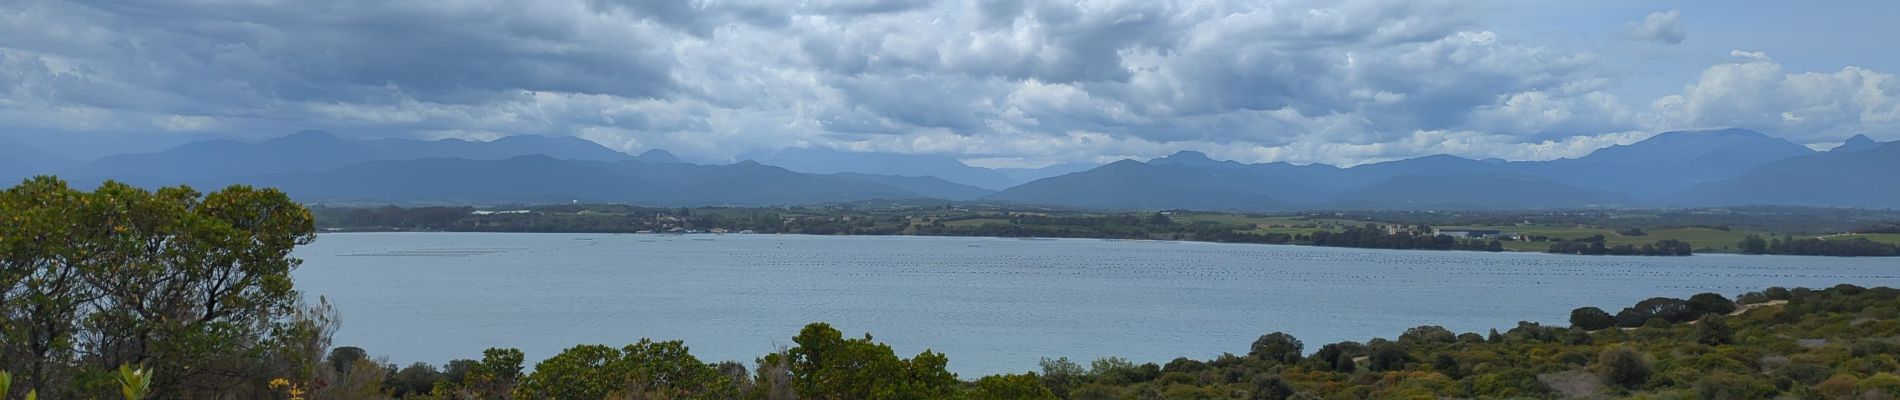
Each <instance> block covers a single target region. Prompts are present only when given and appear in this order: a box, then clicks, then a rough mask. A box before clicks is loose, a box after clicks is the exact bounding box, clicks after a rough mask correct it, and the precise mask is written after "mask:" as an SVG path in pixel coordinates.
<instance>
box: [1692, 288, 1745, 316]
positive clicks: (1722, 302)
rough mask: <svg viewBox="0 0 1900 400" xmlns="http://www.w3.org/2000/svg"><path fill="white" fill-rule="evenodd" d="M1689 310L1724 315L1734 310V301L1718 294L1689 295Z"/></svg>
mask: <svg viewBox="0 0 1900 400" xmlns="http://www.w3.org/2000/svg"><path fill="white" fill-rule="evenodd" d="M1689 310H1691V311H1693V312H1695V313H1697V314H1723V315H1726V314H1728V313H1732V312H1735V301H1733V300H1729V299H1728V297H1727V296H1723V295H1720V294H1715V293H1701V294H1697V295H1694V296H1689Z"/></svg>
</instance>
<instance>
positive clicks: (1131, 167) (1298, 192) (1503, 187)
mask: <svg viewBox="0 0 1900 400" xmlns="http://www.w3.org/2000/svg"><path fill="white" fill-rule="evenodd" d="M1896 170H1900V144H1896V143H1880V142H1877V141H1874V140H1872V139H1870V138H1868V137H1866V136H1865V135H1860V136H1855V137H1853V138H1850V139H1848V140H1847V141H1846V142H1845V143H1844V144H1842V145H1841V146H1839V147H1837V148H1835V149H1832V150H1829V151H1825V152H1821V151H1815V150H1812V149H1809V148H1807V147H1806V146H1801V145H1799V144H1795V143H1791V142H1788V141H1785V140H1781V139H1777V138H1774V137H1770V136H1767V135H1764V134H1761V133H1757V132H1753V131H1747V130H1738V129H1729V130H1715V131H1684V132H1667V133H1662V134H1659V135H1656V136H1654V137H1651V138H1649V139H1646V140H1643V141H1640V142H1636V143H1632V144H1628V145H1620V146H1611V147H1607V148H1603V149H1599V150H1597V151H1595V152H1592V153H1590V154H1589V155H1587V156H1583V157H1578V158H1574V159H1561V160H1551V161H1502V160H1472V159H1466V158H1460V157H1455V156H1449V155H1435V156H1427V157H1419V158H1413V159H1406V160H1398V161H1390V162H1382V163H1373V164H1365V165H1359V166H1353V167H1347V168H1341V167H1335V166H1330V165H1324V164H1311V165H1295V164H1289V163H1283V162H1276V163H1262V164H1248V163H1241V162H1235V161H1225V160H1215V159H1212V158H1210V157H1208V156H1207V155H1206V154H1202V153H1199V152H1192V151H1182V152H1178V153H1175V154H1172V155H1169V156H1166V157H1160V158H1155V159H1151V160H1147V161H1136V160H1123V161H1118V162H1114V163H1109V164H1106V165H1100V166H1090V165H1075V164H1060V165H1055V166H1050V167H1046V168H1039V169H991V168H982V167H975V166H971V165H968V164H965V163H963V162H962V161H959V160H957V159H955V158H951V157H947V156H933V155H899V154H878V153H858V152H847V151H838V150H824V149H787V150H783V151H780V152H777V153H774V154H769V155H763V156H758V157H751V158H750V159H748V160H746V161H741V162H738V163H733V164H727V165H701V164H693V163H688V162H685V161H683V160H681V159H679V158H678V157H675V156H674V155H673V154H671V153H668V152H666V151H664V150H649V151H646V152H644V153H641V154H639V155H630V154H627V153H623V152H619V151H615V150H612V149H609V148H606V147H604V146H601V145H599V144H596V143H594V142H591V141H587V140H583V139H578V138H572V137H540V136H511V137H505V138H501V139H497V140H494V141H485V142H484V141H467V140H457V139H447V140H413V139H375V140H354V139H344V138H339V137H337V136H335V135H331V134H328V133H325V132H320V131H304V132H298V133H296V134H292V135H289V136H284V137H279V138H274V139H269V140H265V141H261V142H255V143H247V142H238V141H231V140H211V141H201V142H193V143H188V144H185V145H181V146H178V147H175V148H172V149H168V150H165V151H160V152H154V153H143V154H125V155H115V156H109V157H105V158H101V159H98V160H93V161H90V162H81V161H74V160H69V159H64V158H61V157H57V156H51V155H48V154H47V153H44V152H40V151H36V150H34V149H31V148H28V147H25V146H20V145H17V144H14V143H6V142H0V178H4V179H19V178H22V177H25V176H28V175H32V174H43V173H57V174H60V175H62V176H64V177H67V178H68V179H70V180H73V181H74V183H75V184H76V185H79V186H82V187H84V186H86V185H91V184H96V183H97V182H99V181H102V180H104V179H107V178H110V179H116V180H121V181H126V182H131V183H134V184H139V185H144V186H161V185H173V184H192V185H194V186H198V187H215V186H221V185H226V184H232V183H246V184H253V185H260V186H273V187H279V188H283V189H284V190H285V191H287V192H289V193H291V194H292V195H293V197H296V198H297V199H299V200H300V201H305V202H314V203H355V204H477V205H486V204H505V203H549V202H569V201H584V202H611V203H633V204H648V205H669V206H687V205H793V204H817V203H838V202H853V201H864V200H876V199H882V200H906V199H943V200H954V201H979V202H993V203H1018V204H1031V205H1044V206H1058V207H1073V208H1091V209H1117V210H1125V209H1201V210H1243V211H1256V210H1257V211H1270V210H1293V209H1461V208H1486V209H1561V208H1585V207H1676V206H1724V205H1752V204H1778V205H1802V206H1829V207H1861V208H1896V207H1900V178H1897V177H1896V176H1895V175H1894V174H1892V173H1891V172H1890V171H1896Z"/></svg>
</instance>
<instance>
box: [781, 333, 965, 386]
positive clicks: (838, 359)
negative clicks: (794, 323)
mask: <svg viewBox="0 0 1900 400" xmlns="http://www.w3.org/2000/svg"><path fill="white" fill-rule="evenodd" d="M792 342H793V343H797V346H796V347H793V348H792V349H791V350H790V351H789V353H788V355H789V358H790V364H791V370H792V376H793V388H794V389H795V390H796V391H797V393H798V397H799V398H803V399H814V400H828V399H840V400H842V399H867V400H868V399H938V398H944V397H949V396H950V395H951V394H952V393H954V390H955V388H956V385H957V379H956V375H955V374H951V373H950V372H949V371H948V370H947V369H945V366H946V364H948V363H949V359H948V358H945V357H944V356H943V355H942V354H939V353H935V352H931V351H929V350H925V351H924V352H923V353H919V354H918V355H917V356H916V357H912V358H911V359H909V360H904V359H900V358H898V357H897V354H896V353H895V352H893V351H891V347H890V346H888V345H885V344H882V343H877V342H874V341H872V340H871V335H869V334H866V335H864V338H863V339H844V337H843V334H841V333H840V332H838V330H837V329H833V328H832V327H831V325H829V324H825V323H814V324H811V325H806V326H805V329H804V330H802V331H800V332H799V334H798V336H796V337H793V338H792Z"/></svg>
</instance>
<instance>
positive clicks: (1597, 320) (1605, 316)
mask: <svg viewBox="0 0 1900 400" xmlns="http://www.w3.org/2000/svg"><path fill="white" fill-rule="evenodd" d="M1613 326H1616V317H1614V316H1611V315H1610V313H1607V312H1604V311H1603V309H1601V308H1596V307H1583V308H1578V309H1575V310H1571V311H1570V327H1572V328H1577V329H1582V330H1586V331H1595V330H1603V329H1609V328H1610V327H1613Z"/></svg>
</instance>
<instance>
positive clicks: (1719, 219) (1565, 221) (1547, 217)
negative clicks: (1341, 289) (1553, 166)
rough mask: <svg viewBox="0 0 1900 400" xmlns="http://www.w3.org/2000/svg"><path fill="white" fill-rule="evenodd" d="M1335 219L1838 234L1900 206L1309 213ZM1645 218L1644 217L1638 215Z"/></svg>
mask: <svg viewBox="0 0 1900 400" xmlns="http://www.w3.org/2000/svg"><path fill="white" fill-rule="evenodd" d="M1309 215H1314V216H1321V215H1323V216H1327V217H1329V218H1334V217H1336V218H1341V219H1357V220H1375V221H1388V222H1393V223H1404V224H1420V225H1437V226H1511V225H1516V224H1520V223H1524V222H1527V221H1528V222H1530V223H1534V224H1538V225H1550V226H1591V227H1601V228H1605V229H1611V230H1625V229H1630V228H1639V229H1643V230H1648V231H1655V230H1660V229H1669V228H1690V227H1702V228H1710V229H1717V230H1736V231H1764V232H1793V233H1813V234H1822V233H1835V232H1847V231H1851V230H1854V229H1856V228H1861V227H1868V226H1869V225H1874V226H1878V225H1879V224H1880V223H1884V222H1889V221H1896V220H1900V211H1897V210H1862V209H1851V208H1816V207H1785V206H1741V207H1722V208H1707V209H1696V208H1691V209H1668V210H1641V209H1614V210H1609V209H1598V210H1554V211H1518V210H1463V211H1348V212H1340V213H1309ZM1632 217H1640V218H1632Z"/></svg>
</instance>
